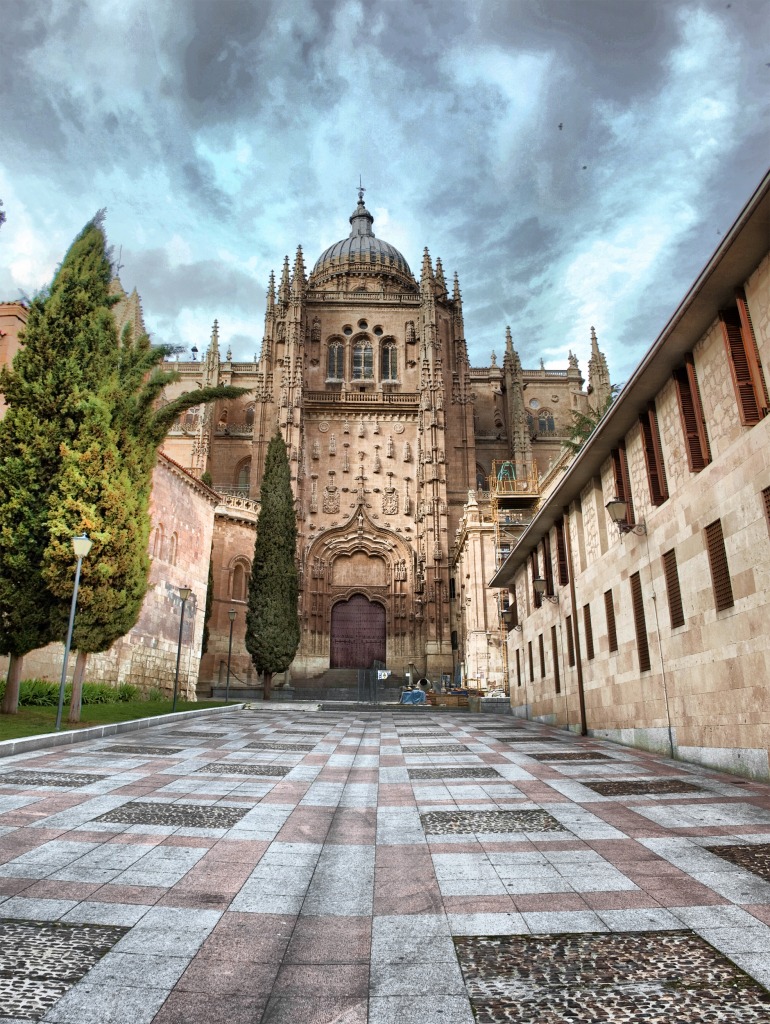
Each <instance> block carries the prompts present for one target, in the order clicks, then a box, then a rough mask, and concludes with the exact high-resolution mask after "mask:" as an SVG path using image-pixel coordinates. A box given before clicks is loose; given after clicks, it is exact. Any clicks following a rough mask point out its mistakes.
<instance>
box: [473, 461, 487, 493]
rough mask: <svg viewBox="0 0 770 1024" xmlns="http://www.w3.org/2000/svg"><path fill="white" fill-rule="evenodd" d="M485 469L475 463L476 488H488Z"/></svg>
mask: <svg viewBox="0 0 770 1024" xmlns="http://www.w3.org/2000/svg"><path fill="white" fill-rule="evenodd" d="M487 475H488V474H487V471H486V470H485V469H484V467H483V466H480V465H478V463H477V464H476V490H477V491H486V490H488V489H489V483H488V480H487Z"/></svg>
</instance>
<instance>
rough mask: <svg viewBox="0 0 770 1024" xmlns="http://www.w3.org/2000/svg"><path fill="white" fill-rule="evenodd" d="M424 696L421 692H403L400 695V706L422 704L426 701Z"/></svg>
mask: <svg viewBox="0 0 770 1024" xmlns="http://www.w3.org/2000/svg"><path fill="white" fill-rule="evenodd" d="M426 699H427V698H426V697H425V694H424V693H423V691H422V690H405V691H404V693H402V694H401V700H400V701H399V703H400V704H424V703H425V701H426Z"/></svg>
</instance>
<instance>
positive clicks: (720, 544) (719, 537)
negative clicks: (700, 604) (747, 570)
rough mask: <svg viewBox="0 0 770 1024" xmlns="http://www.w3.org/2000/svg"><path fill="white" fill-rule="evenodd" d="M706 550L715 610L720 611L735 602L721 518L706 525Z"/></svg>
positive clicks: (730, 606)
mask: <svg viewBox="0 0 770 1024" xmlns="http://www.w3.org/2000/svg"><path fill="white" fill-rule="evenodd" d="M706 550H707V551H708V556H709V568H710V569H711V586H712V588H713V590H714V603H715V604H716V609H717V611H718V612H721V611H724V610H725V608H732V607H733V605H734V604H735V601H734V600H733V587H732V583H731V582H730V567H729V566H728V564H727V552H726V551H725V538H724V534H723V533H722V521H721V519H717V520H716V522H713V523H709V525H708V526H707V527H706Z"/></svg>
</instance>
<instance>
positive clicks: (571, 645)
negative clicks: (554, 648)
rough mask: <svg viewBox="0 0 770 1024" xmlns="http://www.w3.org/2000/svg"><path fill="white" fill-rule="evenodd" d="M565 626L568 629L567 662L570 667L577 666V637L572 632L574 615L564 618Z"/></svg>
mask: <svg viewBox="0 0 770 1024" xmlns="http://www.w3.org/2000/svg"><path fill="white" fill-rule="evenodd" d="M564 628H565V629H566V631H567V664H568V665H569V667H570V668H574V667H575V637H574V636H573V633H572V616H571V615H568V616H567V617H566V619H565V620H564Z"/></svg>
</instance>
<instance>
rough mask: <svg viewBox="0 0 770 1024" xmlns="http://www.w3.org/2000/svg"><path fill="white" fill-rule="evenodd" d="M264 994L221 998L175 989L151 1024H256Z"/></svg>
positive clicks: (265, 1003) (263, 1001)
mask: <svg viewBox="0 0 770 1024" xmlns="http://www.w3.org/2000/svg"><path fill="white" fill-rule="evenodd" d="M267 999H268V997H267V994H264V995H261V996H258V997H256V998H253V997H252V998H248V997H244V996H240V995H239V996H231V997H223V996H221V995H206V994H205V993H203V992H179V991H176V990H174V991H173V992H172V993H171V995H170V996H169V997H168V999H167V1000H166V1002H165V1003H164V1004H163V1006H162V1007H161V1008H160V1010H159V1011H158V1013H157V1014H156V1015H155V1017H153V1024H255V1021H259V1020H261V1019H262V1014H263V1011H264V1009H265V1006H266V1005H267Z"/></svg>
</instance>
